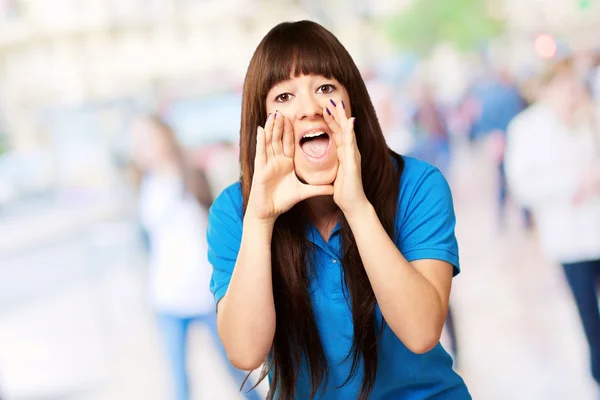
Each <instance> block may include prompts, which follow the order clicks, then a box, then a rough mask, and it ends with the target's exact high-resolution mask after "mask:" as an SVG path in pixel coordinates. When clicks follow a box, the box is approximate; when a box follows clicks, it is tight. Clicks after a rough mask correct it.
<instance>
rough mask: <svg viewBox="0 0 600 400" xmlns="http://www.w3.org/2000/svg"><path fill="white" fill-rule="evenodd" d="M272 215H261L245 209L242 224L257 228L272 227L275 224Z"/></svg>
mask: <svg viewBox="0 0 600 400" xmlns="http://www.w3.org/2000/svg"><path fill="white" fill-rule="evenodd" d="M276 219H277V218H273V217H261V216H259V215H256V214H255V213H253V212H251V211H247V212H246V214H245V215H244V221H243V226H245V227H246V226H248V227H256V228H258V229H270V230H272V229H273V226H275V220H276Z"/></svg>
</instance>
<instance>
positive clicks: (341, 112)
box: [329, 99, 348, 130]
mask: <svg viewBox="0 0 600 400" xmlns="http://www.w3.org/2000/svg"><path fill="white" fill-rule="evenodd" d="M329 102H330V103H331V105H332V106H333V109H332V110H331V114H332V115H333V118H334V119H335V120H336V122H337V123H338V125H339V126H340V127H341V128H342V130H345V129H346V128H347V126H348V117H347V116H346V110H345V109H344V108H345V107H343V106H342V104H341V103H340V104H337V103H336V102H335V101H334V100H333V99H329Z"/></svg>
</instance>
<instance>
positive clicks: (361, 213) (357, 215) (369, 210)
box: [344, 199, 377, 228]
mask: <svg viewBox="0 0 600 400" xmlns="http://www.w3.org/2000/svg"><path fill="white" fill-rule="evenodd" d="M372 215H377V214H376V213H375V207H373V205H372V204H371V203H370V202H369V201H368V200H367V199H365V201H364V203H362V204H361V205H359V206H357V207H356V208H354V209H353V210H352V211H344V216H345V217H346V220H347V221H348V224H349V225H350V227H351V228H353V225H354V224H356V223H357V222H359V221H364V220H365V219H366V218H369V217H370V216H372Z"/></svg>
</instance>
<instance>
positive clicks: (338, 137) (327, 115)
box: [323, 107, 343, 147]
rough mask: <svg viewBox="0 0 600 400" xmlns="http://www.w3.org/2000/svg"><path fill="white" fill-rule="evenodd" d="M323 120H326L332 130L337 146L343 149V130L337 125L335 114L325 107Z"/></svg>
mask: <svg viewBox="0 0 600 400" xmlns="http://www.w3.org/2000/svg"><path fill="white" fill-rule="evenodd" d="M323 118H324V119H325V122H326V123H327V125H328V126H329V129H331V132H332V133H333V139H334V140H335V144H336V146H337V147H341V146H342V143H343V138H342V128H341V127H340V125H339V124H338V123H337V121H336V120H335V118H333V114H332V112H331V111H330V110H329V107H325V108H324V109H323Z"/></svg>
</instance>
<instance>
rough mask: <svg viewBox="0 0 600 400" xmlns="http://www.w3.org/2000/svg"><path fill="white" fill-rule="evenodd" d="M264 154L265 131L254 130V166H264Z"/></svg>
mask: <svg viewBox="0 0 600 400" xmlns="http://www.w3.org/2000/svg"><path fill="white" fill-rule="evenodd" d="M266 156H267V155H266V153H265V130H264V129H263V128H262V127H260V126H259V127H258V128H257V129H256V156H255V157H254V166H255V167H257V166H260V165H264V164H265V162H266Z"/></svg>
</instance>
